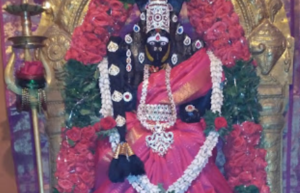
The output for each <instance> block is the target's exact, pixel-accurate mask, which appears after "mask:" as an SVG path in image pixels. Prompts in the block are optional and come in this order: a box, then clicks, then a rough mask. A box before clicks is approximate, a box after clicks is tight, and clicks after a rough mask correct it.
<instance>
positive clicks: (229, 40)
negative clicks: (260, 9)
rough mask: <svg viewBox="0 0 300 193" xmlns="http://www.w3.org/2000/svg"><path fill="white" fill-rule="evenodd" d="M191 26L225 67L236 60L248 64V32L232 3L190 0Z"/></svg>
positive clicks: (218, 0) (188, 5)
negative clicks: (245, 32)
mask: <svg viewBox="0 0 300 193" xmlns="http://www.w3.org/2000/svg"><path fill="white" fill-rule="evenodd" d="M187 8H188V14H189V19H190V23H191V25H192V26H193V27H194V28H195V31H196V33H197V35H198V36H200V37H202V38H203V39H204V41H205V42H206V43H207V45H208V48H209V49H211V50H212V51H213V52H214V54H215V55H216V56H218V57H219V58H220V59H221V61H222V62H223V64H224V65H225V66H228V67H230V66H233V65H234V64H235V61H236V60H244V61H248V60H249V59H250V52H249V49H248V44H247V41H246V38H245V37H244V30H243V28H242V26H241V25H240V24H239V18H238V15H237V14H236V13H235V12H234V9H233V5H232V3H231V1H227V0H214V1H198V0H190V1H189V2H188V3H187Z"/></svg>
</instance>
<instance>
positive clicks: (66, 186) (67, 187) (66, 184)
mask: <svg viewBox="0 0 300 193" xmlns="http://www.w3.org/2000/svg"><path fill="white" fill-rule="evenodd" d="M57 184H58V185H59V186H60V187H61V188H62V189H64V191H63V192H71V191H72V189H73V185H74V184H73V183H72V182H70V181H69V180H58V182H57Z"/></svg>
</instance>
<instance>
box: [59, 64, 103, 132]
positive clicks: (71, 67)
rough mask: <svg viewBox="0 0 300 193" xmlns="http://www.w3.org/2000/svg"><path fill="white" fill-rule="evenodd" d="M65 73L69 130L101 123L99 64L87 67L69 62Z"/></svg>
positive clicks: (65, 95)
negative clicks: (96, 121)
mask: <svg viewBox="0 0 300 193" xmlns="http://www.w3.org/2000/svg"><path fill="white" fill-rule="evenodd" d="M65 71H66V72H67V75H66V77H65V85H66V86H65V90H64V93H63V97H64V101H65V109H66V126H67V128H71V127H73V126H76V127H81V128H83V127H86V126H88V125H93V124H94V123H95V120H98V121H99V118H98V117H100V114H99V110H100V108H101V98H100V90H99V86H98V84H97V83H98V78H99V72H98V70H97V64H92V65H87V66H86V65H83V64H82V63H81V62H78V61H76V60H69V61H68V63H67V64H66V65H65Z"/></svg>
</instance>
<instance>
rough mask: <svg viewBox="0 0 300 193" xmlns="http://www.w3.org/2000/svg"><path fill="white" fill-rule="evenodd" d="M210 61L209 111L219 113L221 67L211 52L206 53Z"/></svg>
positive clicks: (221, 92)
mask: <svg viewBox="0 0 300 193" xmlns="http://www.w3.org/2000/svg"><path fill="white" fill-rule="evenodd" d="M207 54H208V57H209V59H210V62H211V64H210V76H211V80H212V94H211V111H212V112H213V113H217V112H218V113H220V114H221V108H222V105H223V98H224V97H223V90H222V88H221V83H222V72H223V65H222V62H221V60H220V59H219V58H217V57H216V56H215V55H214V54H213V52H211V51H208V52H207Z"/></svg>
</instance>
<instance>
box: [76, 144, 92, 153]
mask: <svg viewBox="0 0 300 193" xmlns="http://www.w3.org/2000/svg"><path fill="white" fill-rule="evenodd" d="M75 150H76V151H77V152H78V153H80V154H82V155H86V154H87V153H88V152H89V145H88V144H87V143H82V142H80V143H77V144H76V145H75Z"/></svg>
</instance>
